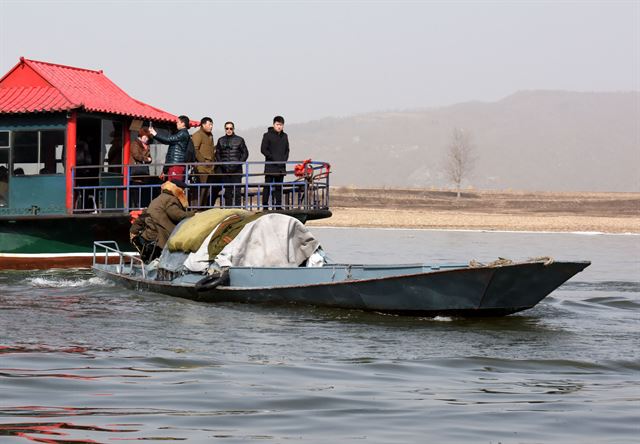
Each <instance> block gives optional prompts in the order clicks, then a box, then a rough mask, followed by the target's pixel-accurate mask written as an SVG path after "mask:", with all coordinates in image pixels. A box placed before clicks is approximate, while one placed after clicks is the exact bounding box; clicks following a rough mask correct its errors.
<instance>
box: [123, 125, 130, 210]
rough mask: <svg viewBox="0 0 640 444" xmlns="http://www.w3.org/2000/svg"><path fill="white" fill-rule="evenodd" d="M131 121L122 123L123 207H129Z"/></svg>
mask: <svg viewBox="0 0 640 444" xmlns="http://www.w3.org/2000/svg"><path fill="white" fill-rule="evenodd" d="M130 125H131V121H126V122H125V124H124V125H122V163H123V166H122V173H123V174H122V180H123V182H122V185H124V187H125V188H124V191H123V192H122V195H123V196H122V202H123V203H124V207H125V208H129V204H128V202H129V187H128V185H129V155H130V154H131V128H130Z"/></svg>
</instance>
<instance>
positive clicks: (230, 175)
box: [215, 122, 249, 207]
mask: <svg viewBox="0 0 640 444" xmlns="http://www.w3.org/2000/svg"><path fill="white" fill-rule="evenodd" d="M248 157H249V150H248V149H247V145H246V144H245V143H244V139H243V138H242V137H240V136H238V135H236V133H235V125H234V123H233V122H227V123H225V124H224V136H222V137H220V138H218V144H217V145H216V156H215V159H216V163H217V162H244V161H245V160H247V158H248ZM216 173H219V174H220V176H218V182H219V183H222V184H224V190H225V191H224V203H225V206H231V205H233V206H236V207H239V206H240V205H241V203H242V187H241V186H240V185H239V184H240V183H241V182H242V164H235V165H233V164H231V165H229V164H223V165H219V164H218V165H216Z"/></svg>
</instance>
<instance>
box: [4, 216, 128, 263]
mask: <svg viewBox="0 0 640 444" xmlns="http://www.w3.org/2000/svg"><path fill="white" fill-rule="evenodd" d="M130 226H131V224H130V222H129V216H128V215H126V214H117V215H109V214H87V215H72V216H68V215H55V216H43V215H36V216H16V217H6V216H5V217H2V218H0V269H45V268H57V267H90V266H91V262H92V251H93V249H92V246H93V242H94V241H95V240H99V239H117V240H118V243H119V244H120V245H125V246H126V245H128V244H129V227H130Z"/></svg>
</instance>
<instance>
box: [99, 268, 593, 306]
mask: <svg viewBox="0 0 640 444" xmlns="http://www.w3.org/2000/svg"><path fill="white" fill-rule="evenodd" d="M587 266H589V262H554V263H551V264H548V265H545V264H544V263H542V262H531V263H520V264H514V265H506V266H484V267H474V268H472V267H468V266H464V265H458V266H442V267H435V266H429V265H391V266H381V265H373V266H366V265H329V266H325V267H321V268H243V267H237V268H232V269H231V272H230V285H229V286H226V287H217V288H213V289H209V290H206V291H197V290H196V286H195V283H196V282H197V281H198V280H199V279H200V278H202V275H196V274H192V275H186V276H182V277H180V278H176V279H174V280H173V281H157V280H154V279H153V276H148V277H147V278H143V277H142V276H141V275H139V274H137V273H133V274H132V275H129V274H121V273H118V272H117V270H118V269H117V266H113V265H101V264H96V265H94V267H93V269H94V272H95V273H96V274H97V275H99V276H101V277H104V278H106V279H109V280H112V281H115V282H117V283H118V284H120V285H124V286H126V287H128V288H132V289H140V290H148V291H153V292H157V293H162V294H167V295H171V296H177V297H182V298H187V299H192V300H195V301H201V302H213V303H216V302H242V303H256V304H301V305H315V306H325V307H336V308H346V309H358V310H367V311H377V312H383V313H394V314H403V315H413V316H437V315H447V316H502V315H507V314H511V313H515V312H519V311H522V310H526V309H529V308H531V307H533V306H535V305H536V304H537V303H538V302H540V301H541V300H542V299H544V298H545V297H546V296H547V295H549V294H550V293H551V292H552V291H553V290H555V289H556V288H558V287H559V286H560V285H562V284H563V283H564V282H566V281H567V280H568V279H570V278H571V277H572V276H574V275H575V274H576V273H578V272H580V271H582V270H583V269H584V268H586V267H587Z"/></svg>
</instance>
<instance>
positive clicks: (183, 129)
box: [149, 116, 191, 181]
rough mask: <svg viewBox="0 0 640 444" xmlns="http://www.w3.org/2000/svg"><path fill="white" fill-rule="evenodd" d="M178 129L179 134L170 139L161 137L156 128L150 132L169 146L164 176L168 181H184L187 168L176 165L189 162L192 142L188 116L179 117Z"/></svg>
mask: <svg viewBox="0 0 640 444" xmlns="http://www.w3.org/2000/svg"><path fill="white" fill-rule="evenodd" d="M176 127H177V128H178V132H177V133H175V134H172V135H170V136H168V137H164V136H161V135H159V134H158V133H157V131H156V130H155V129H154V128H149V132H150V133H151V135H152V136H153V138H154V139H155V140H156V141H158V142H160V143H162V144H165V145H169V149H168V150H167V156H166V157H165V161H164V163H165V166H164V169H165V171H164V174H165V176H166V179H167V180H173V179H176V180H181V181H184V179H185V166H184V165H175V164H178V163H185V162H187V149H188V147H189V141H190V140H191V136H190V135H189V130H188V128H189V118H188V117H187V116H180V117H178V118H177V119H176Z"/></svg>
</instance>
